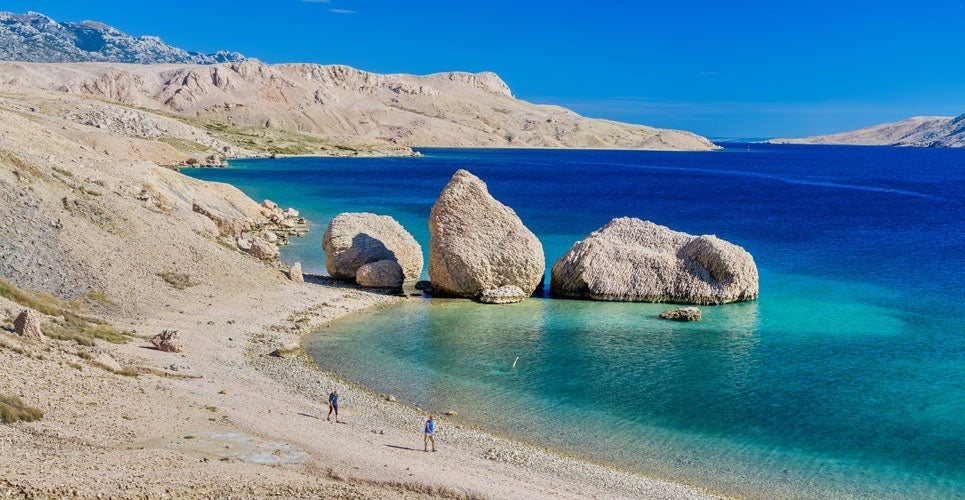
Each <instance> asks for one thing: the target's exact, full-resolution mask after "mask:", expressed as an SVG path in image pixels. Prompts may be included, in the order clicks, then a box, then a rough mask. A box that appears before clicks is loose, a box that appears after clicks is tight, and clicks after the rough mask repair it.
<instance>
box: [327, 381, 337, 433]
mask: <svg viewBox="0 0 965 500" xmlns="http://www.w3.org/2000/svg"><path fill="white" fill-rule="evenodd" d="M333 411H334V412H335V423H336V424H337V423H338V389H332V392H331V393H329V395H328V416H327V417H325V420H331V419H332V412H333Z"/></svg>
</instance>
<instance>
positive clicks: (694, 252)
mask: <svg viewBox="0 0 965 500" xmlns="http://www.w3.org/2000/svg"><path fill="white" fill-rule="evenodd" d="M550 290H551V292H552V293H553V294H554V295H556V296H562V297H572V298H585V299H595V300H614V301H637V302H671V303H681V304H725V303H728V302H739V301H744V300H753V299H756V298H757V294H758V276H757V266H756V265H755V264H754V258H753V257H752V256H751V254H749V253H748V252H747V251H746V250H744V249H743V248H741V247H739V246H737V245H734V244H732V243H728V242H726V241H724V240H721V239H719V238H717V237H716V236H691V235H689V234H686V233H681V232H677V231H673V230H671V229H669V228H667V227H664V226H659V225H657V224H654V223H652V222H649V221H643V220H640V219H635V218H629V217H623V218H618V219H613V220H612V221H610V222H609V223H608V224H607V225H606V226H604V227H602V228H601V229H599V230H597V231H594V232H593V233H591V234H590V235H589V236H587V237H586V239H584V240H582V241H578V242H576V244H574V245H573V247H572V248H570V250H569V251H568V252H567V253H566V254H565V255H564V256H563V257H561V258H560V259H559V260H558V261H556V264H554V265H553V270H552V281H551V283H550Z"/></svg>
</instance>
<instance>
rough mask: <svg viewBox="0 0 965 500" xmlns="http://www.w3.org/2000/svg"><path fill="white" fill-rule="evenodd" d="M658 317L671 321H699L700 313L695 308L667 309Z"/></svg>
mask: <svg viewBox="0 0 965 500" xmlns="http://www.w3.org/2000/svg"><path fill="white" fill-rule="evenodd" d="M660 317H661V318H663V319H669V320H672V321H700V318H701V312H700V309H697V308H696V307H678V308H676V309H667V310H666V311H664V312H662V313H660Z"/></svg>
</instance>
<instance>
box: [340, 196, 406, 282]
mask: <svg viewBox="0 0 965 500" xmlns="http://www.w3.org/2000/svg"><path fill="white" fill-rule="evenodd" d="M322 247H323V248H324V249H325V267H326V268H327V269H328V274H330V275H331V276H332V277H333V278H336V279H341V280H354V279H355V278H356V274H357V273H358V270H359V268H360V267H362V266H364V265H365V264H370V263H373V262H378V261H380V260H392V261H395V262H398V264H399V266H400V267H401V268H402V272H403V275H404V277H405V279H417V278H418V277H419V275H420V274H422V247H420V246H419V243H417V242H416V240H415V238H413V237H412V235H411V234H409V232H408V231H406V230H405V228H403V227H402V225H401V224H399V223H398V222H397V221H396V220H395V219H393V218H392V217H389V216H387V215H376V214H372V213H367V212H347V213H342V214H338V215H337V216H336V217H335V218H334V219H332V222H331V223H329V225H328V229H327V230H326V231H325V236H324V237H323V238H322Z"/></svg>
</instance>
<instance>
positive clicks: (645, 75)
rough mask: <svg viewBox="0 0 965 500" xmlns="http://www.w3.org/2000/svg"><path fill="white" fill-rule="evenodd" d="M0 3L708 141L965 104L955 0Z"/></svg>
mask: <svg viewBox="0 0 965 500" xmlns="http://www.w3.org/2000/svg"><path fill="white" fill-rule="evenodd" d="M145 5H149V6H145ZM0 10H7V11H13V12H26V11H28V10H33V11H36V12H41V13H44V14H46V15H48V16H50V17H52V18H54V19H55V20H57V21H80V20H86V19H91V20H95V21H100V22H103V23H106V24H109V25H111V26H114V27H115V28H118V29H120V30H121V31H124V32H126V33H128V34H130V35H135V36H139V35H156V36H159V37H161V38H162V39H163V40H164V41H165V42H167V43H168V44H171V45H174V46H177V47H181V48H183V49H185V50H191V51H199V52H214V51H217V50H220V49H228V50H233V51H238V52H241V53H243V54H245V55H246V56H248V57H254V58H257V59H260V60H262V61H265V62H269V63H280V62H312V63H321V64H346V65H349V66H353V67H356V68H359V69H363V70H368V71H373V72H377V73H414V74H428V73H434V72H440V71H455V70H458V71H473V72H475V71H494V72H496V73H497V74H499V75H500V76H501V77H502V78H503V80H505V81H506V83H508V84H509V86H510V88H511V89H512V90H513V93H514V95H515V96H516V97H518V98H520V99H525V100H528V101H531V102H536V103H541V104H559V105H563V106H566V107H569V108H571V109H573V110H575V111H577V112H579V113H581V114H584V115H587V116H592V117H598V118H608V119H613V120H619V121H627V122H632V123H641V124H645V125H652V126H657V127H669V128H678V129H685V130H691V131H693V132H696V133H698V134H701V135H705V136H708V137H713V138H766V137H797V136H804V135H815V134H825V133H832V132H840V131H846V130H852V129H856V128H861V127H865V126H869V125H874V124H877V123H883V122H889V121H897V120H900V119H904V118H907V117H910V116H916V115H943V116H957V115H960V114H962V113H965V0H955V1H951V0H949V1H943V0H939V1H928V0H919V1H918V2H894V1H889V0H879V1H875V2H870V1H863V0H859V1H847V0H846V1H840V0H838V1H833V2H832V1H824V0H814V1H808V2H781V1H780V0H771V1H768V2H749V1H729V2H724V1H713V2H710V1H700V0H692V1H663V2H647V1H634V0H622V1H614V0H592V1H587V0H584V1H570V0H556V1H553V2H550V1H539V2H534V1H526V0H488V1H485V2H478V1H472V0H464V1H460V0H426V1H409V2H406V1H398V0H396V1H388V0H327V1H326V0H271V1H268V0H262V1H254V0H234V1H231V2H225V1H220V2H215V1H204V0H193V1H185V0H165V1H164V2H158V3H153V2H152V3H150V4H147V3H144V2H131V1H99V0H85V1H75V0H70V1H40V0H37V1H33V2H29V1H0Z"/></svg>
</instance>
